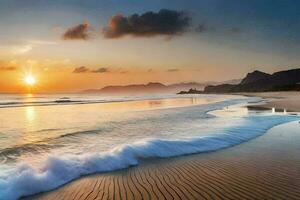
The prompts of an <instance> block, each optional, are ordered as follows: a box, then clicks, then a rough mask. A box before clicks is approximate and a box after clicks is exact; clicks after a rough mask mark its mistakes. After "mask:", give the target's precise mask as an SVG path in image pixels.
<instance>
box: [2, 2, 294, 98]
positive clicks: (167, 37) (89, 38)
mask: <svg viewBox="0 0 300 200" xmlns="http://www.w3.org/2000/svg"><path fill="white" fill-rule="evenodd" d="M0 2H1V4H0V26H1V33H0V44H1V45H0V92H24V91H27V90H28V86H26V84H24V78H25V77H26V76H27V75H28V74H31V75H32V76H34V77H35V78H36V79H37V81H36V85H34V90H35V91H37V92H74V91H80V90H84V89H91V88H102V87H104V86H107V85H127V84H141V83H147V82H161V83H164V84H171V83H178V82H189V81H196V82H205V81H225V80H230V79H237V78H242V77H243V76H245V74H246V73H248V72H251V71H253V70H261V71H265V72H268V73H273V72H275V71H279V70H286V69H292V68H297V67H298V66H299V64H300V56H299V53H298V52H300V51H299V50H300V45H299V44H300V43H299V42H300V34H299V31H300V9H299V8H300V1H298V0H243V1H241V0H0Z"/></svg>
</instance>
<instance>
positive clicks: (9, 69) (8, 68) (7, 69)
mask: <svg viewBox="0 0 300 200" xmlns="http://www.w3.org/2000/svg"><path fill="white" fill-rule="evenodd" d="M16 69H17V68H16V67H14V66H0V71H14V70H16Z"/></svg>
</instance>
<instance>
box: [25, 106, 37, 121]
mask: <svg viewBox="0 0 300 200" xmlns="http://www.w3.org/2000/svg"><path fill="white" fill-rule="evenodd" d="M25 112H26V119H27V121H28V122H33V121H34V119H35V109H34V107H33V106H28V107H26V108H25Z"/></svg>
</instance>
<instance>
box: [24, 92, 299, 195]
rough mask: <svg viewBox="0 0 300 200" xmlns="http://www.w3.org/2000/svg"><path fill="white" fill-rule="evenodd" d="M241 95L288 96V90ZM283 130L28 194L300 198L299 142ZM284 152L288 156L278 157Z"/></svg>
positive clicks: (268, 98) (80, 179) (269, 99)
mask: <svg viewBox="0 0 300 200" xmlns="http://www.w3.org/2000/svg"><path fill="white" fill-rule="evenodd" d="M243 95H249V96H250V95H253V96H259V97H263V98H267V101H270V102H273V100H274V98H276V100H279V101H280V100H283V99H284V100H285V101H287V100H286V99H285V98H286V97H284V96H286V94H261V95H260V94H256V93H254V94H243ZM264 95H265V96H264ZM290 95H291V94H290ZM291 96H292V97H293V95H291ZM271 105H274V104H270V106H271ZM289 105H290V104H289ZM260 106H264V105H260ZM268 106H269V105H268ZM268 106H265V107H264V108H266V109H269V107H268ZM270 108H271V107H270ZM287 109H290V108H287ZM296 124H298V123H296V122H293V126H296ZM282 126H287V125H280V127H282ZM274 129H277V127H275V128H274ZM279 129H280V128H279ZM281 132H282V131H277V133H276V131H275V135H274V131H273V128H272V129H271V130H270V131H268V133H266V134H265V135H263V136H261V137H258V138H256V139H254V140H251V141H248V142H246V143H243V144H239V145H237V146H235V147H231V148H227V149H223V150H219V151H216V152H210V153H203V154H195V155H189V156H180V157H175V158H167V159H154V160H151V161H149V160H146V161H142V162H141V163H140V164H139V165H138V166H136V167H131V168H128V169H125V170H120V171H115V172H109V173H100V174H94V175H90V176H86V177H82V178H79V179H77V180H75V181H72V182H70V183H68V184H66V185H65V186H62V187H60V188H58V189H56V190H54V191H50V192H46V193H42V194H38V195H35V196H32V197H28V198H25V199H95V198H96V199H98V198H99V199H100V198H101V199H112V198H113V199H172V198H174V199H212V198H213V199H222V198H223V199H224V198H225V199H230V198H231V199H232V198H244V199H253V198H286V197H288V198H289V199H298V198H300V193H299V192H298V191H297V188H299V187H300V182H299V180H300V175H299V173H297V172H298V171H297V170H296V169H297V167H298V168H299V163H300V158H299V159H297V156H296V152H297V151H296V149H297V147H296V146H297V145H296V143H295V145H294V146H291V145H289V144H290V143H293V141H294V139H295V138H293V137H295V134H291V133H289V134H290V135H291V137H278V136H282V135H281ZM276 135H277V137H276ZM299 139H300V137H299ZM270 141H271V144H270ZM266 146H267V148H266ZM283 146H286V147H287V148H282V147H283ZM281 153H287V154H289V156H286V157H283V158H284V159H283V158H282V159H281V157H280V160H278V158H277V156H278V154H281ZM289 159H291V160H289ZM284 170H286V171H284ZM236 172H239V177H236ZM283 175H284V180H283V179H282V176H283ZM290 180H291V181H290ZM270 191H271V192H270Z"/></svg>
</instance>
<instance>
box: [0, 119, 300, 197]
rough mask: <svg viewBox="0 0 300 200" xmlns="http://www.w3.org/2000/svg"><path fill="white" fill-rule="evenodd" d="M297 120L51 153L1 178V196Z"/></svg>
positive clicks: (222, 143) (247, 122)
mask: <svg viewBox="0 0 300 200" xmlns="http://www.w3.org/2000/svg"><path fill="white" fill-rule="evenodd" d="M297 119H299V118H298V117H297V116H287V115H267V116H266V115H263V116H261V115H258V116H255V115H253V116H248V117H244V118H242V120H241V121H240V124H239V125H237V126H234V127H231V128H226V129H224V130H219V131H220V132H216V133H215V134H213V135H210V136H203V137H197V138H189V139H185V140H182V139H181V140H162V139H147V140H142V141H138V142H136V143H133V144H127V145H122V146H119V147H117V148H114V149H112V150H111V151H109V152H102V153H96V154H95V153H94V154H84V155H78V156H74V155H73V156H59V155H52V156H50V157H49V158H48V159H47V161H46V163H45V165H44V167H43V168H41V169H40V170H35V169H33V168H32V167H30V166H29V165H26V164H22V165H20V166H19V167H18V168H17V169H16V170H14V171H13V172H12V173H11V174H10V175H9V176H7V178H3V179H0V199H3V200H4V199H5V200H13V199H17V198H19V197H22V196H27V195H32V194H36V193H39V192H43V191H49V190H51V189H54V188H56V187H59V186H61V185H63V184H65V183H67V182H70V181H71V180H74V179H76V178H78V177H80V176H83V175H87V174H92V173H96V172H107V171H114V170H118V169H123V168H127V167H130V166H133V165H138V163H139V161H140V159H142V158H164V157H172V156H179V155H186V154H192V153H200V152H208V151H217V150H219V149H223V148H227V147H230V146H234V145H237V144H240V143H242V142H245V141H248V140H250V139H253V138H255V137H257V136H260V135H262V134H263V133H265V132H266V131H267V130H268V129H270V128H271V127H273V126H276V125H279V124H282V123H286V122H290V121H294V120H297Z"/></svg>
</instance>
